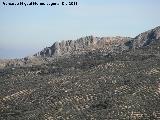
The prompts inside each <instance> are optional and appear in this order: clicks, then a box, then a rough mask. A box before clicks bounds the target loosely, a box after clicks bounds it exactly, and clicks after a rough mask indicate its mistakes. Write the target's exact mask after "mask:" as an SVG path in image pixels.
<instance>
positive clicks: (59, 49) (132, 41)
mask: <svg viewBox="0 0 160 120" xmlns="http://www.w3.org/2000/svg"><path fill="white" fill-rule="evenodd" d="M158 39H160V26H158V27H156V28H154V29H151V30H149V31H146V32H143V33H141V34H139V35H138V36H136V37H135V38H130V37H120V36H118V37H94V36H87V37H82V38H79V39H77V40H67V41H61V42H55V43H54V44H53V45H52V46H51V47H47V48H45V49H44V50H42V51H41V52H38V53H36V54H35V55H34V56H38V57H55V56H56V57H57V56H66V55H70V54H81V53H83V52H87V51H93V50H95V49H105V50H106V51H108V52H110V51H112V52H113V51H116V50H115V49H114V48H115V47H116V49H117V48H118V47H119V48H118V49H117V50H118V51H119V50H128V49H129V48H139V47H143V46H146V45H149V44H150V43H152V42H153V41H156V40H158ZM113 49H114V50H113Z"/></svg>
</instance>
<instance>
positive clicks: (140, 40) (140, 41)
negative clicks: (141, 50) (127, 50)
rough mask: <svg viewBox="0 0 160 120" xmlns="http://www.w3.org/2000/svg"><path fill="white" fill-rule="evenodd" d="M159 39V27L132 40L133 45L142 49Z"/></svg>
mask: <svg viewBox="0 0 160 120" xmlns="http://www.w3.org/2000/svg"><path fill="white" fill-rule="evenodd" d="M159 39H160V26H158V27H156V28H154V29H151V30H148V31H146V32H144V33H141V34H139V35H138V36H136V37H135V38H134V42H133V45H134V46H135V47H136V48H138V47H143V46H147V45H150V43H152V42H154V41H156V40H159Z"/></svg>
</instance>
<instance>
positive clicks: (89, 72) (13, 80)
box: [0, 42, 160, 120]
mask: <svg viewBox="0 0 160 120" xmlns="http://www.w3.org/2000/svg"><path fill="white" fill-rule="evenodd" d="M159 47H160V43H158V42H156V43H153V44H152V45H150V46H147V47H145V48H141V49H136V51H133V50H129V51H124V52H122V53H118V54H105V53H103V52H99V51H94V52H90V53H86V54H81V55H74V56H71V57H68V58H59V59H58V60H55V61H52V62H51V63H49V64H43V65H41V66H30V67H17V68H5V69H1V71H0V85H1V87H0V91H1V92H0V119H2V120H34V119H35V120H36V119H37V120H45V119H46V120H63V119H64V120H67V119H68V120H91V119H93V120H105V119H106V120H112V119H113V120H116V119H118V120H121V119H125V120H126V119H128V120H129V119H133V120H134V119H145V120H154V119H155V120H158V119H160V104H159V103H160V54H158V53H157V51H159Z"/></svg>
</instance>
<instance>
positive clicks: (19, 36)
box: [0, 0, 160, 58]
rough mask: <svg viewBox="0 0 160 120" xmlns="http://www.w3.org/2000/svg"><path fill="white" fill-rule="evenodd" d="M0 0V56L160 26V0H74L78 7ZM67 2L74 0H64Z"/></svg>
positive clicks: (23, 54) (132, 35) (9, 55)
mask: <svg viewBox="0 0 160 120" xmlns="http://www.w3.org/2000/svg"><path fill="white" fill-rule="evenodd" d="M22 1H23V2H26V3H29V2H31V1H36V2H37V3H39V2H45V3H47V2H48V3H51V2H55V1H57V2H59V3H61V2H62V0H0V58H17V57H18V58H20V57H25V56H29V55H32V54H34V53H36V52H38V51H40V50H42V49H43V48H44V47H46V46H51V45H52V44H53V43H54V42H55V41H61V40H70V39H77V38H79V37H83V36H87V35H94V36H129V37H135V36H136V35H138V34H139V33H141V32H143V31H146V30H149V29H151V28H154V27H156V26H159V25H160V15H159V13H160V7H159V6H160V0H74V1H77V2H78V6H52V7H51V6H26V7H25V6H4V5H3V2H5V3H8V2H14V3H16V2H22ZM63 1H64V2H67V1H71V0H63Z"/></svg>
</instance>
